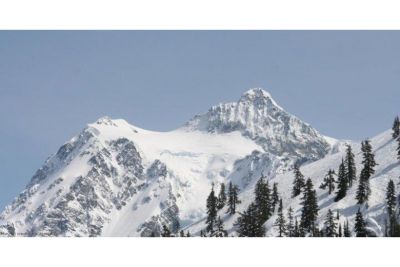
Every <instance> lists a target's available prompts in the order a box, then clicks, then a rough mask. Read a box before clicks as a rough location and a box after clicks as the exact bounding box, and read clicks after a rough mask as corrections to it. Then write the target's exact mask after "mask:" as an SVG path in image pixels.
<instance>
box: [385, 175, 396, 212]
mask: <svg viewBox="0 0 400 267" xmlns="http://www.w3.org/2000/svg"><path fill="white" fill-rule="evenodd" d="M386 207H387V211H388V215H389V218H392V217H393V216H394V215H395V214H394V213H395V208H396V193H395V187H394V182H393V180H391V179H390V181H389V183H388V185H387V189H386Z"/></svg>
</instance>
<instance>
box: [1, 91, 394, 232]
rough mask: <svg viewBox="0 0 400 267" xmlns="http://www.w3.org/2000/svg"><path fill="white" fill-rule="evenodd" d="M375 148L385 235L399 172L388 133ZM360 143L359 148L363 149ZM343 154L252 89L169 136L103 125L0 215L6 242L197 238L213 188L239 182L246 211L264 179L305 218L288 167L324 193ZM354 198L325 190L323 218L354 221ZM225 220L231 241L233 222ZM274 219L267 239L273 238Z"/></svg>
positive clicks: (375, 183)
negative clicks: (390, 192)
mask: <svg viewBox="0 0 400 267" xmlns="http://www.w3.org/2000/svg"><path fill="white" fill-rule="evenodd" d="M372 145H373V146H374V148H375V149H376V155H377V156H376V159H377V162H378V163H379V164H380V165H379V166H378V170H377V173H376V175H375V177H374V178H373V179H372V181H371V183H372V193H373V195H372V199H371V201H370V207H369V209H368V211H369V213H368V214H369V215H368V216H369V217H370V221H371V222H373V223H376V227H375V228H376V229H377V230H376V232H377V233H379V227H380V226H379V225H382V220H381V219H382V212H383V206H382V203H383V198H384V195H383V192H384V187H385V186H386V183H387V179H389V178H390V177H391V178H394V179H395V178H396V177H398V176H399V173H400V170H399V166H398V165H397V163H396V161H395V157H394V156H392V154H393V153H394V152H393V151H394V144H393V143H392V142H391V141H390V133H388V132H386V133H384V134H382V135H380V136H378V137H376V138H374V139H373V142H372ZM353 146H354V151H358V150H359V145H358V143H354V144H353ZM343 147H344V142H341V141H338V140H335V139H332V138H327V137H324V136H322V135H321V134H319V133H318V132H317V131H316V130H315V129H313V128H312V127H311V126H310V125H309V124H307V123H304V122H302V121H301V120H300V119H298V118H296V117H295V116H293V115H291V114H289V113H287V112H286V111H285V110H283V109H282V108H281V107H280V106H279V105H278V104H276V103H275V101H274V100H273V99H272V97H271V96H270V95H269V94H268V93H267V92H265V91H263V90H261V89H252V90H249V91H247V92H246V93H245V94H244V95H243V96H242V97H241V98H240V99H239V101H238V102H237V103H228V104H219V105H217V106H214V107H212V108H211V109H210V110H209V111H208V112H207V113H206V114H204V115H198V116H195V117H194V118H193V119H192V120H191V121H189V122H188V123H186V124H185V125H184V126H183V127H182V128H180V129H177V130H175V131H171V132H152V131H147V130H144V129H140V128H138V127H135V126H133V125H130V124H129V123H127V122H126V121H124V120H112V119H110V118H107V117H105V118H101V119H99V120H98V121H96V122H95V123H93V124H89V125H88V126H87V127H86V128H85V129H84V130H83V131H82V132H81V133H80V134H79V135H78V136H76V137H74V138H72V139H71V140H70V141H69V142H67V143H66V144H64V145H63V146H62V147H61V148H60V149H59V150H58V152H57V153H56V154H55V155H53V156H51V157H50V158H49V159H48V160H47V161H46V162H45V163H44V165H43V166H42V167H41V168H40V169H39V170H38V171H37V172H36V174H35V175H34V176H33V177H32V179H31V182H30V183H29V184H28V185H27V187H26V189H25V190H24V191H23V192H22V193H21V194H20V195H19V196H17V197H16V198H15V200H14V201H13V202H12V203H11V204H10V205H8V206H7V207H6V208H5V210H4V211H3V213H2V214H1V215H0V235H1V234H3V235H13V234H15V235H28V236H149V235H151V234H152V233H155V234H156V235H158V234H159V233H160V229H161V225H162V224H166V225H168V226H169V227H170V228H171V229H172V230H177V229H178V228H179V227H182V228H184V229H189V230H190V231H191V232H192V233H198V232H199V230H200V229H201V228H202V227H204V225H203V219H204V217H205V200H206V197H207V195H208V194H209V191H210V188H211V184H212V183H214V184H216V185H217V189H218V185H219V183H222V182H224V183H228V182H230V181H232V182H233V183H235V184H237V185H239V187H240V188H241V195H240V198H241V199H242V200H243V202H242V204H241V206H240V207H239V210H241V209H244V208H246V207H247V205H248V204H249V203H250V202H251V201H252V198H253V194H252V192H253V189H254V184H255V182H256V181H257V180H258V179H259V178H260V176H261V173H263V174H264V175H266V176H267V177H268V179H270V180H271V181H274V182H278V183H279V190H280V193H281V195H282V197H283V201H284V205H285V207H288V206H289V205H291V206H292V207H293V208H294V209H295V210H297V212H298V214H299V210H298V209H299V206H298V199H290V190H291V183H292V180H293V177H292V174H291V167H292V166H293V164H294V163H295V162H300V163H303V167H302V171H303V172H304V174H305V175H307V176H310V177H311V178H312V179H313V181H314V184H315V185H316V186H319V183H320V181H321V179H323V177H324V175H325V173H326V171H327V170H328V169H329V168H335V169H336V168H337V166H338V164H339V161H340V159H341V157H342V155H343ZM357 159H358V161H360V158H359V156H358V157H357ZM358 167H359V166H358ZM359 168H360V167H359ZM398 172H399V173H398ZM393 175H397V176H393ZM354 189H355V187H353V189H352V190H354ZM353 193H354V192H352V191H351V192H350V194H349V195H348V197H347V198H345V199H344V200H343V201H341V202H340V203H333V202H332V199H331V198H332V197H331V196H327V195H326V193H325V192H323V191H318V196H319V201H320V203H319V204H320V206H321V211H320V215H324V213H325V212H326V210H327V209H328V208H332V209H336V208H339V209H341V210H342V211H343V215H345V216H348V217H349V218H351V217H352V216H354V213H355V207H354V204H355V201H354V196H353ZM336 205H339V206H336ZM223 217H224V219H225V224H226V227H227V228H228V229H229V230H230V232H231V234H234V229H233V228H232V224H233V222H234V220H235V219H236V216H231V217H228V216H226V215H225V214H223ZM321 218H322V216H321ZM271 220H273V218H272V219H271ZM271 220H270V221H268V222H267V223H266V224H267V225H266V226H267V228H268V235H274V229H273V228H272V227H270V226H269V224H270V222H271Z"/></svg>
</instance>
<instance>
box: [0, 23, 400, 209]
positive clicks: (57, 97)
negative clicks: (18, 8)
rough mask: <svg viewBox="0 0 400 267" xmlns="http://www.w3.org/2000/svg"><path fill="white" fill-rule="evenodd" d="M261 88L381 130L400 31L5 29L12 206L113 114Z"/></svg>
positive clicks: (324, 121) (0, 57)
mask: <svg viewBox="0 0 400 267" xmlns="http://www.w3.org/2000/svg"><path fill="white" fill-rule="evenodd" d="M253 87H263V88H264V89H266V90H267V91H269V92H270V93H271V94H272V96H273V98H274V99H275V100H276V101H277V102H278V103H279V104H280V105H281V106H282V107H283V108H285V109H286V110H287V111H289V112H291V113H293V114H295V115H297V116H298V117H300V118H301V119H303V120H304V121H306V122H309V123H310V124H311V125H313V126H314V127H315V128H316V129H317V130H319V131H320V132H321V133H323V134H325V135H328V136H332V137H336V138H345V139H357V140H358V139H362V138H366V137H372V136H374V135H376V134H378V133H380V132H382V131H384V130H386V129H388V128H390V127H391V123H392V120H393V118H394V116H395V115H396V114H398V113H400V32H372V31H363V32H355V31H344V32H340V31H339V32H338V31H325V32H321V31H297V32H296V31H247V32H244V31H213V32H210V31H164V32H160V31H130V32H127V31H114V32H113V31H109V32H104V31H92V32H87V31H78V32H74V31H60V32H52V31H42V32H40V31H33V32H25V31H18V32H13V31H8V32H7V31H1V32H0V120H1V126H0V208H2V207H3V206H4V205H5V204H6V203H8V202H9V201H11V200H12V198H13V197H14V196H16V195H17V194H18V193H19V192H20V191H21V190H22V189H23V188H24V186H25V185H26V183H27V182H28V181H29V179H30V178H31V176H32V175H33V174H34V172H35V171H36V169H38V168H39V167H40V166H41V164H42V163H43V162H44V161H45V159H46V158H47V157H48V156H49V155H50V154H52V153H54V152H56V151H57V149H58V147H59V146H60V145H62V144H63V143H64V142H66V141H67V140H69V139H70V138H71V137H72V136H74V135H75V134H77V133H79V132H80V131H81V129H82V128H84V127H85V125H86V124H87V123H89V122H93V121H95V120H96V119H97V118H99V117H101V116H104V115H108V116H110V117H112V118H124V119H126V120H127V121H128V122H130V123H132V124H134V125H136V126H139V127H142V128H146V129H150V130H159V131H168V130H172V129H174V128H177V127H179V126H181V125H182V124H183V123H184V122H186V121H187V120H188V119H190V118H191V117H192V116H193V115H195V114H198V113H203V112H205V111H207V109H208V108H209V107H210V106H212V105H214V104H217V103H218V102H226V101H236V100H237V99H238V98H239V97H240V95H241V94H242V93H243V92H244V91H246V90H247V89H248V88H253Z"/></svg>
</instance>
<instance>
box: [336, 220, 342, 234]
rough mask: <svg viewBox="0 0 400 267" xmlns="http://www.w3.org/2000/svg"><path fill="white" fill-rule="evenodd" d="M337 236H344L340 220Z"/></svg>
mask: <svg viewBox="0 0 400 267" xmlns="http://www.w3.org/2000/svg"><path fill="white" fill-rule="evenodd" d="M337 236H338V237H342V236H343V233H342V224H341V223H340V222H339V230H338V234H337Z"/></svg>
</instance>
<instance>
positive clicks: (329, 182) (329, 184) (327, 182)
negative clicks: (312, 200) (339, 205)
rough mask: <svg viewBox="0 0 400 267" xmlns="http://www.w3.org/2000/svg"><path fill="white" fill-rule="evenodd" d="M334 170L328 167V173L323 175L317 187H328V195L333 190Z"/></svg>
mask: <svg viewBox="0 0 400 267" xmlns="http://www.w3.org/2000/svg"><path fill="white" fill-rule="evenodd" d="M334 175H335V171H334V170H331V169H329V171H328V174H327V175H326V176H325V178H324V180H323V182H322V184H321V185H320V187H319V188H321V189H324V190H325V189H326V188H328V193H329V195H330V194H331V193H332V192H333V191H334V190H335V182H336V181H335V177H334Z"/></svg>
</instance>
